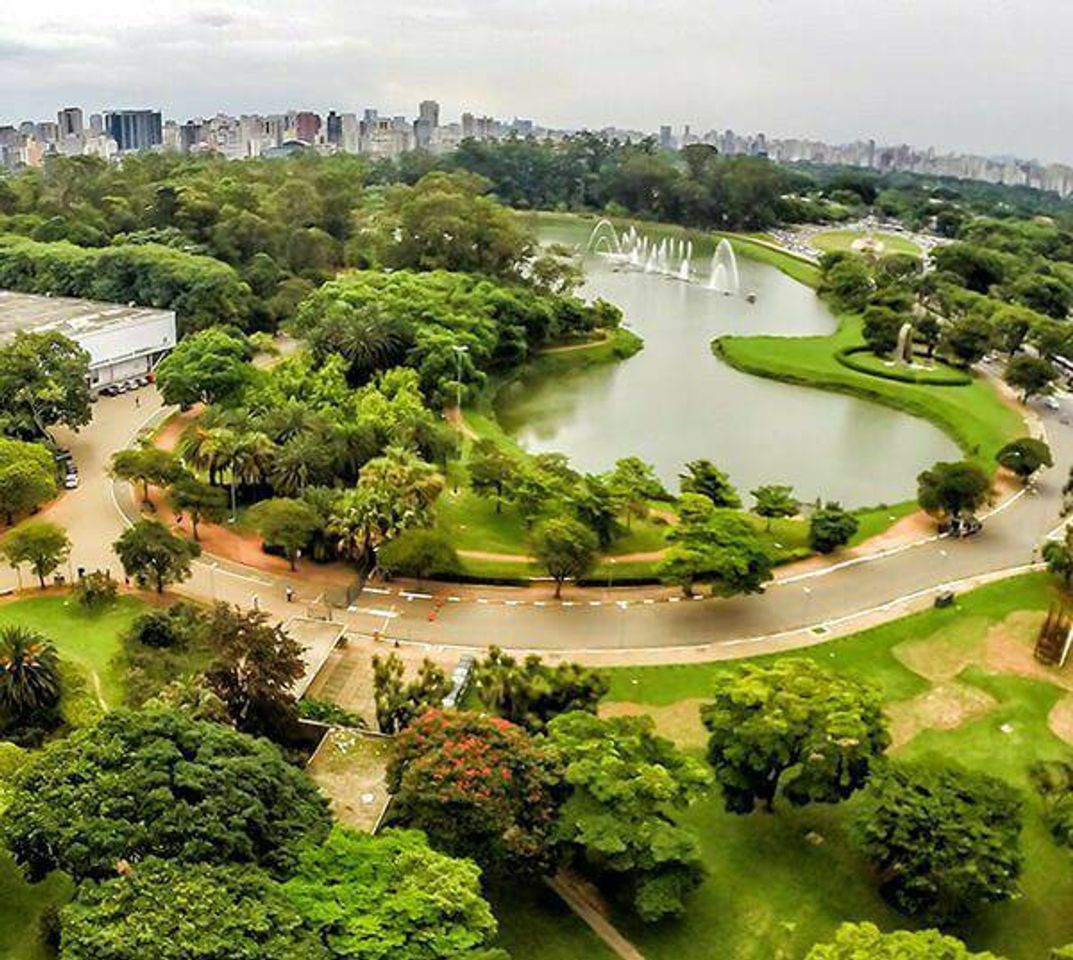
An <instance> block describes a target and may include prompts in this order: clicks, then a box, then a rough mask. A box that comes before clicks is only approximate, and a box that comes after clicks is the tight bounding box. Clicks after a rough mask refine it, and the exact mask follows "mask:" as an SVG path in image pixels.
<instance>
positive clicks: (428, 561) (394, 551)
mask: <svg viewBox="0 0 1073 960" xmlns="http://www.w3.org/2000/svg"><path fill="white" fill-rule="evenodd" d="M376 560H377V564H378V565H379V566H380V569H381V570H382V571H383V572H384V574H385V575H386V576H389V577H390V576H403V577H416V578H417V579H418V580H423V579H424V578H425V577H436V576H444V575H449V574H452V573H454V572H455V571H456V570H458V567H459V561H458V554H457V553H456V552H455V548H454V547H453V546H451V542H450V540H448V538H447V537H446V535H444V534H443V533H441V532H440V531H438V530H406V531H404V532H403V533H400V534H399V535H398V536H397V537H396V538H395V539H394V540H391V541H390V542H388V543H385V544H384V545H383V546H382V547H381V548H380V550H379V551H378V553H377V557H376Z"/></svg>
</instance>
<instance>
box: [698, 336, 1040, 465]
mask: <svg viewBox="0 0 1073 960" xmlns="http://www.w3.org/2000/svg"><path fill="white" fill-rule="evenodd" d="M860 343H863V339H862V337H861V320H860V317H857V316H852V315H846V316H843V317H841V318H840V323H839V327H838V330H836V331H835V332H834V333H833V334H831V335H830V336H825V337H770V336H766V337H720V338H719V339H717V340H716V341H715V342H714V343H713V344H712V349H713V350H714V352H715V353H716V355H717V356H719V357H721V358H722V359H723V360H725V361H726V362H727V363H729V364H730V365H731V366H732V367H735V368H737V369H739V370H743V371H745V372H746V373H752V374H755V375H756V376H762V377H771V378H772V379H774V380H783V381H785V382H787V383H796V384H801V385H802V386H809V387H818V388H821V389H824V390H834V391H838V392H842V393H850V394H853V395H855V396H859V397H864V398H865V399H868V400H872V401H875V402H876V403H882V404H885V405H886V406H889V407H894V408H895V409H898V410H902V411H904V412H906V413H909V414H913V415H914V416H918V417H924V418H925V419H927V420H930V421H931V422H932V423H934V424H935V425H936V426H938V427H939V428H940V429H942V430H943V431H945V432H946V433H947V434H948V435H949V436H950V437H951V438H952V439H953V440H954V441H955V442H956V443H957V444H958V446H960V447H961V449H962V450H963V451H964V452H965V453H966V455H968V456H970V457H973V458H974V459H976V460H978V461H980V462H981V463H982V464H984V465H985V466H986V467H987V468H988V469H993V468H994V456H995V453H996V452H997V451H998V450H999V448H1000V447H1001V446H1002V445H1003V444H1005V443H1006V442H1007V441H1008V440H1010V439H1012V438H1014V437H1017V436H1022V435H1023V434H1024V433H1025V432H1026V431H1025V425H1024V421H1023V420H1022V419H1021V417H1020V416H1019V415H1018V414H1017V413H1016V411H1014V410H1013V409H1011V408H1010V407H1009V406H1007V405H1006V404H1005V403H1003V402H1002V400H1001V399H1000V397H999V396H998V394H997V393H996V392H995V389H994V388H993V387H992V386H991V385H990V384H989V383H988V382H987V381H986V380H984V379H983V378H981V377H976V378H975V379H974V380H973V382H972V383H971V384H969V385H967V386H963V387H953V386H925V385H921V384H915V383H899V382H897V381H894V380H885V379H882V378H880V377H873V376H869V375H868V374H865V373H859V372H858V371H856V370H851V369H849V368H848V367H845V366H843V365H842V364H840V363H839V362H838V361H837V360H836V359H835V353H836V352H837V351H838V350H840V349H842V348H843V347H849V346H856V345H857V344H860Z"/></svg>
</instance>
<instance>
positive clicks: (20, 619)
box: [0, 596, 145, 707]
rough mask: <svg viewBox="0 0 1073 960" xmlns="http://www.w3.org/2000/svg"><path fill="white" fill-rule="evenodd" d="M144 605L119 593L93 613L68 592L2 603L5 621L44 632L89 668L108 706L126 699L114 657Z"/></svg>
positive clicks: (0, 620) (63, 653) (65, 656)
mask: <svg viewBox="0 0 1073 960" xmlns="http://www.w3.org/2000/svg"><path fill="white" fill-rule="evenodd" d="M144 609H145V605H144V604H143V603H142V602H141V601H140V600H137V599H135V598H134V597H120V598H119V600H117V601H116V602H115V603H114V604H112V605H111V606H110V607H108V608H107V609H105V610H101V611H99V612H96V613H88V612H87V611H86V610H85V609H84V608H83V607H82V606H80V605H79V604H78V602H77V601H76V600H74V599H73V598H69V597H67V596H45V597H30V598H28V599H25V600H16V601H13V602H11V603H5V604H0V624H11V623H18V624H22V625H23V626H26V627H30V628H31V629H33V630H38V631H40V632H41V633H43V634H44V635H45V636H46V637H48V638H49V639H50V640H51V641H52V642H53V643H54V644H55V645H56V649H57V651H58V652H59V654H60V658H61V659H62V660H64V661H68V662H71V663H74V664H76V665H77V666H78V667H79V669H80V670H81V671H83V672H84V673H85V675H86V678H87V680H88V681H89V682H90V684H91V689H92V690H94V691H97V692H99V694H100V697H101V699H103V700H104V703H105V705H106V706H108V707H116V706H118V705H119V704H120V702H121V701H122V698H123V687H122V678H121V677H119V676H117V674H116V671H115V669H114V666H113V664H112V658H113V657H114V656H115V655H116V653H118V651H119V636H120V634H121V633H123V631H125V630H126V629H127V628H128V627H129V626H130V624H131V623H132V621H133V620H134V618H135V617H136V616H137V615H138V614H139V613H141V612H142V610H144ZM94 678H96V679H94Z"/></svg>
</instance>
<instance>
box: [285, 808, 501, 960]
mask: <svg viewBox="0 0 1073 960" xmlns="http://www.w3.org/2000/svg"><path fill="white" fill-rule="evenodd" d="M283 889H284V891H285V892H286V894H287V896H288V898H289V899H290V900H291V902H292V903H293V904H294V905H295V907H296V908H297V909H298V912H299V913H300V914H301V915H302V917H303V918H304V919H305V922H306V925H307V926H309V927H310V928H312V929H313V930H314V931H315V932H316V933H317V935H318V937H319V939H320V940H321V942H322V943H324V944H325V946H326V947H327V950H328V954H329V955H330V956H331V957H338V958H340V960H342V958H348V960H386V958H388V957H400V958H403V957H404V958H406V960H442V958H446V957H450V958H452V960H454V958H458V960H495V958H496V957H497V956H500V954H499V952H498V951H496V952H494V953H493V952H492V951H489V950H488V947H489V945H490V943H491V942H492V940H494V938H495V935H496V929H497V924H496V920H495V917H494V916H493V915H492V909H491V907H490V906H489V905H488V903H487V901H485V899H484V898H483V896H482V895H481V883H480V870H479V869H478V868H477V866H476V865H475V864H473V863H471V862H470V861H468V860H456V859H453V858H452V857H448V856H445V855H444V854H442V853H438V852H437V851H435V850H433V849H432V848H431V847H429V845H428V841H427V840H426V839H425V837H424V836H423V835H422V834H420V833H418V832H417V831H415V830H385V831H384V832H383V833H380V834H378V835H376V836H375V837H374V836H369V835H368V834H366V833H358V832H356V831H354V830H346V829H344V828H342V827H336V828H335V829H334V830H332V832H331V833H330V834H329V835H328V839H327V840H326V841H325V842H324V843H323V844H322V845H321V846H319V847H311V848H309V849H307V850H306V851H305V852H304V853H303V854H302V856H301V858H300V860H299V861H298V867H297V870H296V872H295V875H294V876H293V877H292V878H291V879H290V880H288V881H287V883H286V885H285V886H284V888H283ZM502 956H503V960H506V958H505V955H502Z"/></svg>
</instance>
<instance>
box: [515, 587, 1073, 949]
mask: <svg viewBox="0 0 1073 960" xmlns="http://www.w3.org/2000/svg"><path fill="white" fill-rule="evenodd" d="M1054 597H1055V593H1054V587H1053V584H1052V582H1051V581H1050V580H1049V579H1048V578H1047V577H1046V576H1044V575H1042V574H1032V575H1028V576H1024V577H1019V578H1017V579H1014V580H1008V581H1004V582H1002V583H996V584H993V585H991V586H988V587H984V588H981V589H979V590H976V591H974V592H972V593H968V594H965V595H964V596H962V597H960V598H959V599H958V602H957V604H956V605H955V606H954V607H951V608H948V609H945V610H929V611H926V612H924V613H920V614H916V615H914V616H911V617H907V618H904V619H902V620H898V621H895V622H893V623H890V624H886V625H884V626H880V627H877V628H874V629H872V630H868V631H865V632H863V633H859V634H855V635H853V636H848V637H844V638H841V639H838V640H832V641H830V642H828V643H825V644H822V645H820V646H817V647H813V648H811V649H809V650H804V651H801V652H799V653H796V654H793V655H795V656H803V657H807V658H809V659H813V660H816V661H818V662H820V663H823V664H825V665H826V666H829V667H831V668H833V669H835V670H837V671H839V672H845V673H847V674H850V675H853V676H856V677H860V678H862V679H867V680H869V681H870V682H872V683H874V684H876V685H877V686H878V687H879V688H880V690H881V691H882V694H883V697H884V700H885V702H886V704H887V710H888V713H889V714H891V716H892V718H893V722H894V726H895V728H896V729H900V731H901V733H900V736H901V741H900V744H899V745H898V746H897V747H896V748H895V749H894V751H893V752H894V753H895V754H896V755H899V756H904V757H921V756H925V755H938V756H941V757H945V758H949V759H951V760H957V761H959V762H961V763H963V764H965V765H967V766H969V767H973V768H975V769H979V770H983V771H987V772H990V773H992V774H995V775H998V776H1001V777H1003V778H1005V779H1007V780H1009V781H1010V782H1011V783H1013V784H1015V785H1016V786H1018V787H1019V788H1021V789H1022V790H1023V791H1024V795H1025V801H1026V807H1025V830H1024V833H1023V835H1022V843H1023V847H1024V850H1025V854H1026V868H1025V873H1024V876H1023V878H1022V884H1021V886H1022V890H1023V894H1024V896H1023V897H1022V898H1021V899H1018V900H1015V901H1011V902H1009V903H1005V904H1001V905H997V906H995V907H992V908H989V909H988V910H986V911H984V912H983V913H982V914H981V915H980V916H978V917H977V918H975V920H974V921H973V922H971V923H969V924H966V925H965V926H963V927H962V928H960V929H957V930H954V931H952V932H954V933H956V934H957V935H958V936H961V937H963V938H964V939H966V940H967V941H968V942H969V944H970V945H971V946H972V947H974V948H975V949H978V950H984V949H988V950H993V951H995V952H996V953H997V954H999V955H1001V956H1003V957H1007V958H1009V960H1044V958H1045V957H1047V956H1048V951H1049V950H1050V948H1052V947H1054V946H1058V945H1062V944H1065V943H1069V942H1071V941H1073V911H1071V910H1069V903H1070V902H1073V857H1071V856H1070V854H1069V853H1068V852H1067V851H1064V850H1062V849H1061V848H1059V847H1057V846H1056V845H1055V844H1054V843H1053V842H1052V841H1051V839H1050V836H1049V834H1048V833H1047V832H1046V830H1045V828H1044V826H1043V824H1042V821H1041V817H1040V812H1041V811H1040V804H1039V801H1038V799H1037V798H1036V797H1035V795H1034V794H1032V793H1031V791H1030V790H1029V788H1028V783H1027V779H1026V771H1027V768H1028V767H1029V765H1030V764H1031V763H1032V762H1033V761H1035V760H1038V759H1055V758H1058V757H1066V758H1069V757H1070V756H1071V755H1073V750H1071V748H1070V747H1069V746H1068V745H1066V744H1064V743H1063V742H1062V741H1060V740H1059V739H1058V738H1057V737H1056V736H1054V734H1053V733H1051V731H1050V730H1049V728H1048V727H1047V715H1048V713H1049V712H1050V710H1051V708H1052V706H1053V705H1054V703H1055V702H1056V701H1057V700H1058V699H1060V698H1061V697H1062V696H1063V695H1064V694H1063V691H1062V690H1061V689H1059V688H1058V687H1057V686H1055V685H1054V684H1052V683H1049V682H1046V680H1045V679H1034V678H1032V677H1028V676H1024V675H1019V674H1017V673H1014V672H1010V671H1008V670H1006V669H1004V668H1002V667H1001V666H999V665H997V663H996V661H995V659H994V658H995V657H996V656H998V657H1007V658H1008V657H1009V656H1010V655H1011V651H1013V650H1017V651H1020V653H1021V654H1023V655H1026V656H1027V659H1028V662H1029V663H1031V654H1030V649H1031V642H1032V640H1033V639H1034V630H1035V625H1036V624H1038V622H1039V620H1040V618H1041V617H1042V613H1043V611H1044V610H1045V609H1046V607H1047V606H1048V604H1049V603H1050V602H1052V600H1053V599H1054ZM910 664H911V665H912V668H911V667H910ZM733 668H734V665H733V664H727V663H720V664H706V665H679V666H667V667H651V668H635V669H630V668H626V669H618V670H613V671H611V692H610V694H609V701H611V702H612V703H614V702H618V704H619V706H620V708H621V706H622V705H623V704H629V705H630V706H631V708H632V709H635V710H636V709H644V710H646V711H648V712H651V713H652V715H653V716H654V717H655V718H656V721H657V724H658V725H659V726H660V728H661V730H662V731H663V732H664V733H666V734H667V735H673V736H675V737H676V738H677V739H679V740H680V741H681V742H683V744H685V745H688V746H689V747H690V748H691V749H694V750H697V751H700V750H702V745H703V729H702V728H701V726H700V724H699V720H698V718H697V713H696V711H697V707H698V706H699V703H700V702H701V701H702V700H703V699H704V698H706V697H707V696H708V695H709V691H710V687H711V681H712V677H713V676H714V675H715V673H717V672H719V671H724V670H728V669H733ZM920 671H923V673H921V672H920ZM923 674H927V676H925V675H923ZM937 678H939V679H937ZM942 678H945V679H942ZM1065 682H1066V683H1067V684H1068V685H1070V686H1073V670H1067V672H1066V678H1065ZM940 683H947V684H954V685H958V686H962V687H964V688H967V689H970V690H972V691H973V692H974V693H976V694H978V695H979V696H982V697H985V698H987V700H988V702H989V704H990V706H989V708H988V709H987V710H985V711H983V712H980V713H977V714H975V715H972V716H967V717H966V718H965V720H964V722H962V723H961V724H960V725H955V726H953V727H952V728H950V729H939V728H938V727H936V726H932V727H928V726H926V725H923V724H924V722H925V721H926V720H927V718H928V714H927V705H928V704H934V700H935V697H936V693H935V688H936V685H937V684H940ZM943 689H946V688H945V687H944V688H943ZM925 694H930V696H929V697H928V698H925V697H924V696H923V695H925ZM907 721H908V722H909V728H908V729H909V732H911V733H915V735H913V736H910V737H908V738H907V737H906V731H907V728H906V726H905V724H906V722H907ZM899 725H900V726H899ZM852 810H853V801H850V802H849V803H847V804H842V805H839V806H822V805H817V806H814V807H809V808H805V809H798V810H794V809H790V808H787V807H785V806H782V807H780V808H778V809H777V812H776V813H775V814H774V815H767V814H762V813H757V814H753V815H750V816H746V817H739V816H733V815H730V814H727V813H725V812H724V811H723V809H722V804H721V802H720V800H719V799H718V797H717V796H714V795H713V796H711V797H709V798H707V799H706V800H705V801H704V802H702V803H700V804H698V805H696V806H695V807H694V808H693V809H691V810H690V811H689V812H688V814H686V815H685V816H684V817H683V820H684V821H685V822H688V823H689V824H690V825H692V826H693V827H694V828H695V829H696V830H697V832H698V834H699V836H700V838H701V842H702V845H703V849H704V855H705V860H706V862H707V863H708V865H709V868H710V870H711V875H710V877H709V878H708V880H706V882H705V883H704V885H703V886H702V887H701V888H700V889H699V890H698V891H697V892H696V893H695V894H693V896H692V899H691V900H690V902H689V906H688V910H687V913H686V915H685V917H684V918H682V919H681V920H680V921H677V922H672V923H668V924H665V925H660V926H656V927H646V926H644V925H642V924H640V923H638V922H636V921H634V920H632V919H631V918H630V917H629V916H626V915H624V914H620V915H618V916H616V922H617V924H618V926H619V927H620V929H621V930H622V931H623V932H624V933H625V934H626V935H627V936H629V937H630V938H631V939H632V940H633V941H634V942H635V943H636V944H637V946H638V948H639V949H640V950H641V952H642V953H644V955H645V956H646V957H647V958H649V960H709V958H711V957H715V956H718V957H720V958H727V960H770V958H773V957H783V958H785V960H797V958H800V957H803V956H804V954H805V952H806V951H807V949H808V947H809V946H810V945H811V944H812V943H814V942H816V941H818V940H823V939H827V938H829V937H830V936H831V935H832V933H833V932H834V930H835V929H836V928H837V926H838V925H839V923H841V922H842V921H844V920H847V919H853V920H872V921H873V922H875V923H877V924H879V925H880V926H881V927H883V928H885V929H892V928H895V927H907V926H912V924H911V923H910V922H909V921H907V920H906V919H905V918H903V917H901V916H900V915H898V914H897V913H895V912H894V911H893V910H892V909H891V908H889V907H888V906H887V905H886V904H885V903H883V901H882V900H881V899H880V898H879V897H878V896H877V894H876V893H875V887H874V883H873V879H872V877H871V876H870V874H869V870H868V867H867V865H866V864H865V863H864V862H862V860H861V859H860V858H859V857H858V855H857V854H856V852H855V851H854V849H853V846H852V844H851V843H850V842H849V840H848V837H847V826H848V823H849V819H850V816H851V815H852ZM809 833H815V834H818V835H819V836H820V837H822V838H823V840H822V843H818V844H813V843H809V842H807V841H806V840H805V836H806V834H809ZM512 907H513V908H514V909H513V910H512V911H511V912H510V913H508V914H504V916H503V923H504V926H505V927H507V928H508V930H507V932H506V933H505V936H508V937H509V939H510V942H511V943H512V944H521V945H524V944H526V943H527V936H526V930H527V929H528V928H529V924H530V917H531V915H532V913H533V911H534V909H535V908H534V907H533V906H532V905H531V904H526V902H525V901H524V900H523V899H521V898H520V897H519V899H517V900H515V901H512ZM546 922H547V920H546V917H544V916H540V917H539V919H538V920H534V921H533V923H534V927H533V929H534V930H535V929H537V925H543V924H544V923H546ZM577 949H578V952H577V953H576V955H577V956H584V955H585V954H584V953H583V952H581V951H582V949H583V947H582V945H581V944H580V943H579V944H578V948H577ZM513 956H514V958H515V960H537V958H538V957H541V956H542V953H541V951H540V948H539V944H536V945H534V946H533V947H532V948H530V949H524V948H519V947H518V946H515V949H514V953H513Z"/></svg>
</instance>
